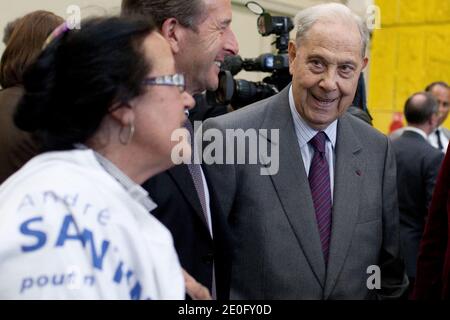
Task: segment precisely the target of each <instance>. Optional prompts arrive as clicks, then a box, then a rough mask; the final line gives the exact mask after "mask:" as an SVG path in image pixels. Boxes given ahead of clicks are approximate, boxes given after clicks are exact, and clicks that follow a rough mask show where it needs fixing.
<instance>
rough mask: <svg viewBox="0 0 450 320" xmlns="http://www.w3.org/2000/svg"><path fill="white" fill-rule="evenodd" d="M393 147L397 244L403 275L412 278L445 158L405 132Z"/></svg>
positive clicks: (416, 134) (424, 142)
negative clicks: (399, 248)
mask: <svg viewBox="0 0 450 320" xmlns="http://www.w3.org/2000/svg"><path fill="white" fill-rule="evenodd" d="M392 146H393V147H394V151H395V158H396V162H397V188H398V189H397V190H398V206H399V211H400V243H401V248H402V253H403V257H404V258H405V264H406V273H407V275H408V276H409V277H412V278H414V277H415V276H416V263H417V254H418V252H419V243H420V239H421V238H422V233H423V228H424V226H425V217H426V216H427V213H428V205H429V203H430V201H431V196H432V194H433V188H434V184H435V181H436V177H437V175H438V172H439V168H440V166H441V162H442V159H443V158H444V154H443V153H442V152H441V151H439V150H438V149H435V148H433V147H432V146H431V145H430V144H429V143H428V141H427V140H425V138H423V137H422V136H421V135H420V134H418V133H417V132H414V131H408V130H406V131H404V132H403V134H402V135H401V136H400V137H398V138H397V139H395V140H393V142H392Z"/></svg>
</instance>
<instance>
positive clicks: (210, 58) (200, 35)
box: [176, 0, 239, 93]
mask: <svg viewBox="0 0 450 320" xmlns="http://www.w3.org/2000/svg"><path fill="white" fill-rule="evenodd" d="M203 2H204V8H205V13H203V15H202V17H200V19H199V21H200V24H198V25H197V28H196V30H193V29H189V28H184V30H183V37H182V39H181V41H180V51H179V52H178V53H177V54H176V67H177V70H178V72H181V73H183V74H184V75H185V77H186V84H187V91H188V92H190V93H200V92H202V91H204V90H206V89H207V90H216V89H217V87H218V84H219V79H218V74H219V71H220V64H221V63H222V62H223V60H224V58H225V56H226V55H234V54H237V53H238V50H239V49H238V44H237V40H236V36H235V35H234V33H233V31H232V30H231V28H230V24H231V15H232V13H231V3H230V1H229V0H204V1H203Z"/></svg>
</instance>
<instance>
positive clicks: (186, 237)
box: [122, 0, 238, 299]
mask: <svg viewBox="0 0 450 320" xmlns="http://www.w3.org/2000/svg"><path fill="white" fill-rule="evenodd" d="M132 14H138V15H144V16H148V17H151V18H152V19H154V21H155V22H156V24H157V25H158V26H159V29H160V32H161V34H162V35H163V36H164V37H165V38H166V40H168V42H169V44H170V46H171V49H172V53H173V55H174V58H175V66H176V69H177V72H179V73H182V74H184V77H185V79H186V91H187V92H189V93H190V94H193V95H194V94H199V93H202V92H203V91H205V90H216V89H217V87H218V84H219V79H218V73H219V71H220V66H221V64H222V63H223V61H224V58H225V56H226V55H234V54H237V53H238V44H237V41H236V37H235V35H234V33H233V31H232V30H231V28H230V24H231V16H232V12H231V2H230V0H193V1H185V0H123V1H122V15H132ZM153 81H154V83H157V82H158V81H159V82H160V83H161V82H164V83H166V84H167V83H169V82H170V83H174V82H176V81H177V80H176V79H171V80H169V79H159V80H153ZM186 128H187V129H188V130H190V132H191V133H193V129H192V124H191V123H190V122H189V121H188V122H187V123H186ZM207 178H208V177H206V176H205V174H204V171H203V169H202V168H201V166H200V165H199V164H195V163H193V164H182V165H179V166H176V167H174V168H172V169H170V170H168V171H165V172H163V173H161V174H159V175H157V176H155V177H153V178H152V179H150V180H148V181H146V182H145V183H144V184H143V187H144V188H145V189H146V190H147V191H148V192H149V195H150V196H151V197H152V199H153V200H154V201H155V202H156V203H157V204H158V208H157V209H156V210H154V211H153V212H152V213H153V214H154V215H155V216H156V217H157V218H158V219H159V220H160V221H161V222H162V223H164V224H165V225H166V227H167V228H168V229H169V230H170V231H171V232H172V236H173V238H174V244H175V248H176V250H177V253H178V256H179V258H180V262H181V265H182V266H183V268H184V269H185V270H186V271H187V272H188V273H189V274H191V275H192V276H193V278H194V279H195V280H196V281H198V282H200V283H201V284H203V285H204V286H206V287H207V288H208V289H209V290H210V291H211V295H212V297H213V298H216V297H217V298H219V299H227V298H228V289H227V285H226V284H227V283H228V281H227V277H228V275H227V273H226V272H225V271H224V270H227V269H228V268H225V262H223V261H226V260H227V259H225V258H223V257H222V254H223V253H226V252H228V250H229V249H228V248H227V243H228V240H226V239H220V238H221V235H222V234H226V233H225V232H221V231H220V229H219V225H220V226H224V225H225V224H223V223H218V222H216V221H215V220H214V217H215V216H218V215H216V214H215V212H216V211H217V210H219V209H218V206H217V205H216V201H215V196H214V194H213V193H212V192H211V190H210V188H209V187H208V183H207ZM211 215H213V217H211ZM213 240H214V241H213ZM219 254H220V255H219ZM221 258H223V261H222V259H221ZM222 268H223V269H222ZM192 280H193V279H192ZM195 280H193V281H195ZM216 288H217V294H216Z"/></svg>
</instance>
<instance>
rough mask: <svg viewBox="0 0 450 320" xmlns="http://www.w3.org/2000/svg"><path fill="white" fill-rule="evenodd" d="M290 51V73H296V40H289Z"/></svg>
mask: <svg viewBox="0 0 450 320" xmlns="http://www.w3.org/2000/svg"><path fill="white" fill-rule="evenodd" d="M288 53H289V73H290V74H293V73H294V61H295V58H296V57H297V46H296V45H295V42H294V41H289V46H288Z"/></svg>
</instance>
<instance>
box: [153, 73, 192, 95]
mask: <svg viewBox="0 0 450 320" xmlns="http://www.w3.org/2000/svg"><path fill="white" fill-rule="evenodd" d="M144 85H147V86H175V87H178V89H179V90H180V92H184V90H185V89H186V83H185V81H184V75H182V74H181V73H175V74H170V75H165V76H159V77H152V78H145V79H144Z"/></svg>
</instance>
